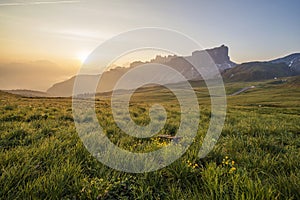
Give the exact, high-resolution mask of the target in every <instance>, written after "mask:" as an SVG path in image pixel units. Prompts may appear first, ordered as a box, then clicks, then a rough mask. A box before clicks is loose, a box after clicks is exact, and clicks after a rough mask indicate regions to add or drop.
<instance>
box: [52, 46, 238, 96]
mask: <svg viewBox="0 0 300 200" xmlns="http://www.w3.org/2000/svg"><path fill="white" fill-rule="evenodd" d="M208 55H209V56H208ZM210 61H213V62H214V63H215V64H216V66H217V67H218V69H219V70H220V71H221V72H222V71H224V70H226V69H230V68H233V67H235V66H236V63H234V62H232V61H231V60H230V58H229V56H228V47H227V46H224V45H222V46H220V47H217V48H213V49H207V50H201V51H194V52H193V53H192V55H191V56H186V57H182V56H176V55H169V56H165V57H163V56H160V55H158V56H156V58H154V59H152V60H150V61H148V62H141V61H135V62H132V63H131V64H130V67H128V68H125V67H116V68H113V69H110V70H109V71H105V72H104V73H103V74H102V76H101V81H100V83H99V87H98V88H97V92H106V91H111V90H112V89H113V88H114V86H115V83H116V82H117V81H118V80H119V79H120V77H122V76H123V75H124V74H125V73H126V72H128V71H129V70H131V69H132V68H134V67H137V66H139V65H142V64H147V63H159V64H163V65H167V66H170V67H171V68H173V69H175V70H177V71H178V72H180V73H181V74H182V75H183V76H184V77H185V78H186V79H187V80H201V79H202V77H201V75H200V74H199V73H198V72H197V70H195V68H194V66H193V65H195V64H196V65H197V66H200V67H201V65H205V63H209V62H210ZM191 63H193V65H192V64H191ZM211 73H215V72H211ZM80 76H81V78H82V80H83V81H84V82H85V83H88V82H93V81H94V80H96V79H98V78H99V77H98V76H99V75H80ZM75 78H76V76H74V77H72V78H70V79H68V80H66V81H63V82H60V83H57V84H54V85H53V86H52V87H51V88H49V89H48V90H47V93H49V94H50V95H53V96H71V95H72V92H73V85H74V81H75ZM154 78H155V79H156V80H165V84H167V83H176V82H178V79H177V78H176V77H172V76H167V77H166V76H165V75H164V74H156V77H154ZM133 81H134V80H133ZM122 89H130V87H129V86H125V85H124V88H122Z"/></svg>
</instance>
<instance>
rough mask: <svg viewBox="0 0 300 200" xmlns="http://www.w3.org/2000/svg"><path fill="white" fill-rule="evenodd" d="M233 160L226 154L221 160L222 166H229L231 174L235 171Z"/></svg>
mask: <svg viewBox="0 0 300 200" xmlns="http://www.w3.org/2000/svg"><path fill="white" fill-rule="evenodd" d="M234 164H235V162H234V160H232V159H230V158H229V157H228V156H226V157H225V158H224V159H223V161H222V165H223V166H224V167H229V168H230V169H229V173H230V174H232V173H233V172H235V171H236V167H235V166H234Z"/></svg>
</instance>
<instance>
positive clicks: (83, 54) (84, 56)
mask: <svg viewBox="0 0 300 200" xmlns="http://www.w3.org/2000/svg"><path fill="white" fill-rule="evenodd" d="M89 54H90V52H88V51H82V52H79V53H77V56H76V58H77V59H78V60H79V61H80V62H81V63H84V61H85V60H86V59H87V57H88V56H89Z"/></svg>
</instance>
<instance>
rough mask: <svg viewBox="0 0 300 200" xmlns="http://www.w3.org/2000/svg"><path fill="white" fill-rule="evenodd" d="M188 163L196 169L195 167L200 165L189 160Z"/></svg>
mask: <svg viewBox="0 0 300 200" xmlns="http://www.w3.org/2000/svg"><path fill="white" fill-rule="evenodd" d="M187 164H188V166H189V167H191V168H192V169H195V168H197V167H199V165H198V164H197V163H195V164H193V163H192V162H191V161H189V160H188V161H187Z"/></svg>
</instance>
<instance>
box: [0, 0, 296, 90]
mask: <svg viewBox="0 0 300 200" xmlns="http://www.w3.org/2000/svg"><path fill="white" fill-rule="evenodd" d="M299 8H300V1H299V0H294V1H293V0H289V1H284V0H281V1H276V0H273V1H261V0H260V1H259V0H257V1H254V0H251V1H250V0H249V1H247V0H245V1H241V0H236V1H231V0H222V1H221V0H214V1H208V0H207V1H196V0H195V1H175V0H173V1H162V0H157V1H146V0H136V1H134V0H130V1H129V0H128V1H126V0H120V1H99V0H97V1H88V0H86V1H84V0H82V1H81V0H79V1H76V0H74V1H67V0H64V1H59V0H56V1H51V0H47V1H45V0H43V1H42V0H39V1H33V0H28V1H25V0H24V1H20V0H19V1H8V0H2V1H0V27H1V28H0V40H1V46H0V89H1V88H2V89H8V88H24V87H26V88H27V89H40V90H45V89H47V87H48V86H51V84H53V83H55V82H56V81H57V80H63V79H65V78H66V77H68V76H71V75H73V74H75V73H76V70H77V69H78V67H79V65H80V60H81V59H83V57H84V56H86V55H87V54H88V53H89V52H90V51H92V50H93V49H94V48H95V47H97V46H98V45H99V44H100V43H101V42H103V41H105V40H106V39H109V38H111V37H113V36H114V35H116V34H119V33H120V32H124V31H127V30H130V29H134V28H140V27H145V26H146V27H152V26H153V27H164V28H169V29H174V30H177V31H180V32H182V33H184V34H186V35H189V36H190V37H192V38H194V39H195V40H196V41H198V42H199V43H200V44H201V45H202V46H203V47H205V48H211V47H215V46H220V45H221V44H225V45H227V46H229V48H230V57H231V59H232V60H233V61H235V62H238V63H240V62H246V61H252V60H269V59H272V58H276V57H280V56H283V55H287V54H289V53H292V52H300V37H299V36H300V20H299V19H300V12H299ZM41 60H42V61H41ZM37 62H39V63H40V64H43V63H46V64H45V66H48V67H42V66H41V67H40V68H39V66H38V65H37V64H36V63H37ZM32 63H33V64H32ZM49 63H51V64H49ZM16 66H18V67H16ZM22 66H24V70H21V71H22V73H21V72H20V68H22ZM49 66H51V67H49ZM41 68H42V69H43V70H41ZM49 68H51V69H49ZM62 68H63V70H62ZM47 70H50V71H51V73H49V74H51V76H53V77H52V78H51V77H50V75H49V77H48V79H47V80H45V83H44V84H36V83H33V82H32V81H31V82H32V83H31V82H30V81H29V80H32V79H35V77H38V76H43V74H44V76H45V75H46V74H47V72H48V71H47ZM56 71H57V72H56ZM4 72H5V73H4ZM17 77H18V78H17ZM22 77H23V82H22V81H19V82H20V83H18V84H16V83H15V82H14V83H13V84H12V80H15V79H21V80H22ZM28 81H29V82H30V83H29V82H28ZM26 84H27V85H26Z"/></svg>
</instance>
